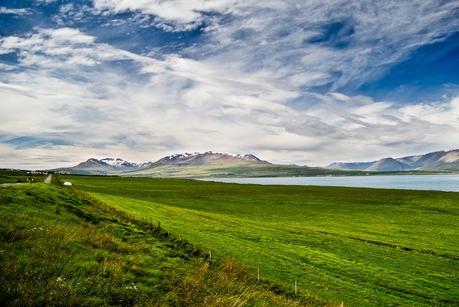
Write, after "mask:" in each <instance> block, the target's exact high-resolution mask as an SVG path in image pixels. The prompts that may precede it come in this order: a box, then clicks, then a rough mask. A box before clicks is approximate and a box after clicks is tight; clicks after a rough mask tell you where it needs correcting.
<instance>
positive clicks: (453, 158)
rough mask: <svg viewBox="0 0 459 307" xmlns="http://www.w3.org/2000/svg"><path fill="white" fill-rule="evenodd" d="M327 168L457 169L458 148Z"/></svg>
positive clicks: (458, 165)
mask: <svg viewBox="0 0 459 307" xmlns="http://www.w3.org/2000/svg"><path fill="white" fill-rule="evenodd" d="M327 168H329V169H340V170H362V171H378V172H392V171H408V170H425V171H433V170H459V149H454V150H450V151H435V152H430V153H427V154H424V155H416V156H407V157H401V158H396V159H394V158H384V159H381V160H378V161H373V162H351V163H345V162H335V163H332V164H330V165H329V166H327Z"/></svg>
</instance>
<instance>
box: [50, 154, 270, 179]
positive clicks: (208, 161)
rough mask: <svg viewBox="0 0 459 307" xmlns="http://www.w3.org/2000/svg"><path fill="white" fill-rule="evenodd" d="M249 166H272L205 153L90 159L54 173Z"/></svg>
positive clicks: (246, 158)
mask: <svg viewBox="0 0 459 307" xmlns="http://www.w3.org/2000/svg"><path fill="white" fill-rule="evenodd" d="M248 164H270V163H269V162H267V161H263V160H261V159H259V158H258V157H256V156H255V155H252V154H245V155H241V154H228V153H214V152H212V151H208V152H204V153H199V152H195V153H184V154H175V155H171V156H166V157H164V158H161V159H159V160H158V161H156V162H143V163H133V162H129V161H126V160H124V159H121V158H103V159H95V158H90V159H88V160H86V161H84V162H81V163H79V164H78V165H76V166H73V167H68V168H59V169H55V170H54V171H57V172H60V173H68V174H87V175H108V174H120V173H125V172H134V171H139V170H144V169H148V168H156V167H159V166H177V167H179V166H181V167H184V166H203V165H213V166H224V165H248Z"/></svg>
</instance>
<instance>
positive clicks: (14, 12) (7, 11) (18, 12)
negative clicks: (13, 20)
mask: <svg viewBox="0 0 459 307" xmlns="http://www.w3.org/2000/svg"><path fill="white" fill-rule="evenodd" d="M0 14H11V15H27V14H30V11H29V10H28V9H24V8H22V9H11V8H7V7H0Z"/></svg>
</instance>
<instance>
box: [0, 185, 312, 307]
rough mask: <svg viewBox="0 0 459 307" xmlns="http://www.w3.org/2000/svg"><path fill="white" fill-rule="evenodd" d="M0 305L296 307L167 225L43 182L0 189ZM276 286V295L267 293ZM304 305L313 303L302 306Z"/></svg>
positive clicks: (303, 300) (233, 263)
mask: <svg viewBox="0 0 459 307" xmlns="http://www.w3.org/2000/svg"><path fill="white" fill-rule="evenodd" d="M0 214H1V215H2V219H1V220H0V238H1V240H0V272H1V274H0V305H2V306H56V305H57V306H203V305H207V306H222V305H225V306H242V305H249V306H253V305H256V306H270V305H271V306H300V305H304V304H305V303H306V302H308V300H307V299H306V298H302V297H300V296H297V297H296V299H289V298H287V295H289V293H288V292H284V293H282V291H281V290H280V288H279V287H278V286H276V285H275V284H273V283H270V282H269V281H267V280H266V279H265V280H264V281H263V282H257V281H256V279H255V277H254V275H253V273H252V272H249V271H247V269H246V268H245V267H244V266H241V265H240V264H238V263H237V262H236V261H234V260H233V259H230V258H223V257H221V256H219V253H218V251H217V252H215V253H214V254H213V256H212V258H211V259H210V257H209V253H208V249H206V250H202V249H199V248H198V247H196V246H194V245H192V244H190V243H189V242H187V241H185V240H184V239H182V237H177V236H174V235H173V234H172V233H170V232H169V231H168V230H167V229H163V228H160V227H158V226H157V224H156V222H155V224H154V225H153V224H151V223H150V222H146V221H145V219H141V218H136V217H134V216H133V215H129V214H126V213H123V212H120V211H117V210H114V209H113V208H111V207H109V206H107V205H105V204H103V203H101V202H99V201H96V200H94V199H91V198H88V197H87V196H86V195H85V194H82V193H77V192H75V191H71V190H65V189H63V188H59V187H54V186H49V185H44V184H33V185H17V186H14V187H9V188H0ZM271 287H272V288H275V289H277V291H276V293H277V294H276V293H274V292H272V291H270V290H269V288H271ZM309 302H310V303H311V302H312V303H314V301H312V300H309Z"/></svg>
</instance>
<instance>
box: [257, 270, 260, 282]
mask: <svg viewBox="0 0 459 307" xmlns="http://www.w3.org/2000/svg"><path fill="white" fill-rule="evenodd" d="M257 280H258V281H260V267H257Z"/></svg>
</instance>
